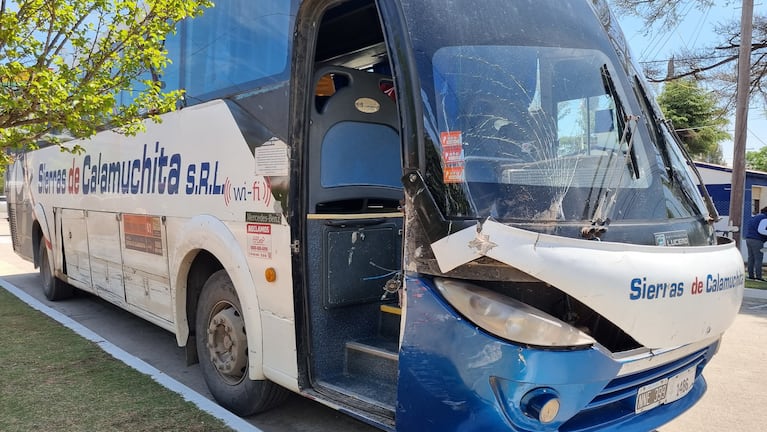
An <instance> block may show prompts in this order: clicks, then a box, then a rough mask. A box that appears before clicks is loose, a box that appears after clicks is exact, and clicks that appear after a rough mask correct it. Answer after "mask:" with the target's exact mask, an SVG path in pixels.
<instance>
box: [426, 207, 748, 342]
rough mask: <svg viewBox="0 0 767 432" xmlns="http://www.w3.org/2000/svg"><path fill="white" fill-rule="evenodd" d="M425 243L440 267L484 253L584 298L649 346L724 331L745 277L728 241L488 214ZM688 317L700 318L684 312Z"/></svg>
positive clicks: (578, 297)
mask: <svg viewBox="0 0 767 432" xmlns="http://www.w3.org/2000/svg"><path fill="white" fill-rule="evenodd" d="M432 246H433V247H434V253H435V256H436V258H437V261H438V263H439V265H440V268H441V269H442V270H443V271H448V270H450V269H453V268H455V267H458V266H460V265H462V264H465V263H467V262H469V261H471V260H473V259H476V258H477V257H479V256H482V255H484V256H488V257H490V258H493V259H495V260H498V261H501V262H503V263H505V264H508V265H510V266H512V267H515V268H517V269H519V270H521V271H524V272H526V273H528V274H530V275H531V276H534V277H536V278H538V279H540V280H542V281H544V282H546V283H549V284H551V285H552V286H555V287H557V288H558V289H560V290H562V291H563V292H565V293H566V294H568V295H570V296H572V297H574V298H576V299H578V300H579V301H581V302H582V303H584V304H588V305H589V306H590V307H591V308H592V309H593V310H594V311H596V312H597V313H599V314H600V315H602V316H604V317H605V318H607V319H608V320H610V321H611V322H613V323H614V324H616V325H617V326H618V327H620V328H621V329H623V331H625V332H626V333H627V334H629V335H630V336H631V337H633V338H634V339H635V340H636V341H637V342H639V343H640V344H642V345H644V346H646V347H648V348H660V347H669V346H678V345H684V344H688V343H691V342H695V341H698V340H700V339H703V338H706V337H710V336H714V335H718V334H721V333H722V332H724V330H725V329H727V327H729V326H730V324H731V323H732V320H733V319H734V317H735V315H736V314H737V312H738V310H739V308H740V303H741V299H742V296H743V289H744V282H745V276H744V273H743V261H742V258H741V256H740V254H739V253H738V251H737V249H736V248H735V247H734V246H733V245H732V244H730V245H716V246H695V247H675V248H663V247H657V246H643V245H632V244H624V243H611V242H599V241H588V240H580V239H572V238H565V237H557V236H552V235H547V234H540V233H534V232H530V231H525V230H521V229H518V228H514V227H511V226H507V225H504V224H501V223H498V222H494V221H492V220H488V221H486V222H484V223H483V224H482V227H481V229H480V230H479V231H477V230H476V229H474V228H471V229H465V230H462V231H460V232H457V233H455V234H452V235H450V236H447V237H446V238H444V239H442V240H440V241H439V242H436V243H434V244H433V245H432ZM712 269H715V270H712ZM690 316H696V317H699V319H695V320H690V319H685V317H690Z"/></svg>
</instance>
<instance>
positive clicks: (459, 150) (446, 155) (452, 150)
mask: <svg viewBox="0 0 767 432" xmlns="http://www.w3.org/2000/svg"><path fill="white" fill-rule="evenodd" d="M439 141H440V144H441V145H442V162H443V165H444V167H443V173H444V175H443V179H442V181H443V182H445V183H462V182H464V181H465V176H464V167H465V159H464V154H463V135H462V133H461V131H448V132H442V133H440V137H439Z"/></svg>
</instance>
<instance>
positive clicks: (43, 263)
mask: <svg viewBox="0 0 767 432" xmlns="http://www.w3.org/2000/svg"><path fill="white" fill-rule="evenodd" d="M38 256H39V257H40V279H41V282H42V283H43V294H45V298H47V299H48V300H50V301H56V300H63V299H65V298H69V297H72V294H73V290H72V286H71V285H69V284H68V283H66V282H64V281H62V280H59V279H57V278H56V276H54V275H53V262H51V259H50V258H49V255H48V248H47V247H45V241H44V240H43V241H41V242H40V254H39V255H38Z"/></svg>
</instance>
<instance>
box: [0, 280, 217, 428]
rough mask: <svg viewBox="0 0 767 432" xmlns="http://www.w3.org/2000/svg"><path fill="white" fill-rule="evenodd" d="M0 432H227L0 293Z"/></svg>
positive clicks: (94, 347)
mask: <svg viewBox="0 0 767 432" xmlns="http://www.w3.org/2000/svg"><path fill="white" fill-rule="evenodd" d="M0 430H2V431H4V432H11V431H19V432H28V431H51V432H56V431H62V432H63V431H66V432H70V431H89V432H90V431H135V432H140V431H200V432H202V431H205V432H208V431H231V429H230V428H229V427H227V426H226V425H224V424H223V423H222V422H221V421H219V420H218V419H216V418H214V417H212V416H210V415H208V414H207V413H205V412H203V411H201V410H199V409H198V408H197V407H196V406H195V405H193V404H192V403H191V402H187V401H185V400H184V399H183V398H182V397H181V396H180V395H178V394H176V393H174V392H171V391H170V390H168V389H166V388H165V387H163V386H161V385H160V384H158V383H156V382H155V381H153V380H152V379H151V378H150V377H148V376H146V375H144V374H141V373H139V372H137V371H136V370H134V369H132V368H130V367H129V366H127V365H125V364H123V363H122V362H120V361H118V360H116V359H114V358H113V357H112V356H110V355H109V354H107V353H106V352H104V351H102V350H101V349H100V348H99V347H98V346H97V345H96V344H94V343H92V342H90V341H88V340H86V339H83V338H81V337H80V336H78V335H77V334H75V333H74V332H72V331H71V330H69V329H68V328H66V327H64V326H62V325H60V324H59V323H57V322H55V321H53V320H51V319H50V318H48V317H47V316H45V315H44V314H42V313H41V312H38V311H36V310H34V309H31V308H30V307H29V306H27V305H26V304H24V303H23V302H21V301H20V300H19V299H17V298H16V297H15V296H13V295H12V294H10V293H9V292H7V291H5V290H4V289H2V288H0Z"/></svg>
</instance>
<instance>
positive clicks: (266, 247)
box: [247, 223, 272, 259]
mask: <svg viewBox="0 0 767 432" xmlns="http://www.w3.org/2000/svg"><path fill="white" fill-rule="evenodd" d="M247 230H248V255H250V256H252V257H255V258H262V259H271V258H272V226H271V225H269V224H258V223H249V224H248V225H247Z"/></svg>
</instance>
